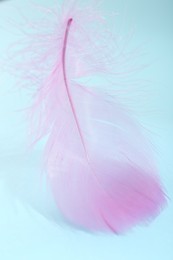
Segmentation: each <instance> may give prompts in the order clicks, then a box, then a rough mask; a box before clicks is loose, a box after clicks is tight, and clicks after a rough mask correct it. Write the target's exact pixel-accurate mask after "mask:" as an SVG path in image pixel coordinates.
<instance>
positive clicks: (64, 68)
mask: <svg viewBox="0 0 173 260" xmlns="http://www.w3.org/2000/svg"><path fill="white" fill-rule="evenodd" d="M72 21H73V19H72V18H70V19H69V20H68V22H67V27H66V31H65V37H64V43H63V52H62V64H63V77H64V82H65V87H66V91H67V96H68V100H69V103H70V107H71V109H72V112H73V116H74V120H75V123H76V126H77V129H78V132H79V135H80V138H81V142H82V145H83V148H84V152H85V155H86V157H87V158H88V155H87V150H86V147H85V142H84V139H83V136H82V131H81V129H80V125H79V123H78V119H77V115H76V112H75V107H74V104H73V101H72V98H71V94H70V91H69V87H68V83H67V74H66V50H67V40H68V35H69V30H70V26H71V24H72Z"/></svg>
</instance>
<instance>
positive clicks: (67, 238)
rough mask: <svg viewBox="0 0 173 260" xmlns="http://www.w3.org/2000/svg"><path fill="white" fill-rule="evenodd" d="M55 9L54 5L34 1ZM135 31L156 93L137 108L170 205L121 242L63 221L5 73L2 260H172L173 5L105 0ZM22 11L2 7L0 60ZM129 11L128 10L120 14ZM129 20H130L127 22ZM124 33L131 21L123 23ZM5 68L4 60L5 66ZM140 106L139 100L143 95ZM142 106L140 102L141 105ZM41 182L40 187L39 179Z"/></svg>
mask: <svg viewBox="0 0 173 260" xmlns="http://www.w3.org/2000/svg"><path fill="white" fill-rule="evenodd" d="M33 2H35V3H39V4H44V5H46V6H51V5H52V3H53V2H55V1H46V0H42V1H41V0H40V1H38V0H37V1H36V0H35V1H33ZM105 2H106V4H105V10H106V9H109V8H110V9H112V6H114V8H115V9H117V10H118V11H119V12H120V13H121V12H124V15H125V16H124V17H127V21H130V23H131V24H134V25H135V36H134V38H133V44H134V45H135V44H139V43H140V42H142V43H143V42H145V44H144V45H145V49H146V51H147V53H148V57H147V59H148V60H149V61H150V62H151V66H150V67H149V68H148V69H147V70H146V71H145V72H144V73H143V75H142V76H144V77H146V78H147V79H150V80H151V82H152V84H151V88H152V95H149V97H148V99H147V100H145V102H143V103H142V104H143V105H141V106H140V105H139V106H138V107H136V108H135V109H136V112H137V114H139V115H140V120H142V121H143V122H144V124H145V125H146V126H147V127H148V129H149V130H150V131H151V132H152V133H153V134H152V136H153V140H152V141H153V142H155V144H156V147H157V148H156V154H157V161H158V166H159V169H160V176H161V178H162V180H163V183H164V185H165V188H166V190H167V194H168V196H169V202H168V207H167V208H166V209H165V210H164V212H162V213H161V215H160V216H159V217H158V218H157V219H156V220H155V221H154V222H152V223H151V224H150V225H149V226H148V227H137V228H135V229H134V230H133V231H131V232H129V233H128V234H126V235H123V236H115V235H105V234H92V233H86V232H84V231H81V230H75V229H73V228H71V227H69V226H68V225H66V224H65V223H63V221H62V220H61V219H60V217H58V213H57V212H56V207H55V205H54V202H53V199H52V197H51V193H50V191H49V188H48V187H47V185H46V182H45V180H43V179H42V178H41V177H40V175H39V172H40V170H39V166H40V160H41V149H40V148H39V147H36V148H35V149H34V150H33V151H32V152H29V153H28V152H25V149H26V145H27V144H26V123H25V118H24V116H23V114H22V113H20V112H19V111H17V110H18V109H21V108H23V107H25V106H27V104H28V103H27V102H28V97H27V96H26V94H25V92H24V91H21V90H19V89H18V88H17V86H15V84H14V83H15V79H14V77H12V76H10V75H9V74H8V73H5V72H3V71H2V72H1V74H0V259H1V260H11V259H13V260H49V259H51V260H163V259H164V260H172V259H173V242H172V241H173V204H172V198H173V170H172V169H173V151H172V145H173V137H172V136H173V135H172V133H173V77H172V74H173V69H172V68H173V50H172V46H173V16H172V13H173V2H172V1H171V0H158V1H156V0H140V1H138V0H126V1H120V0H117V1H113V0H112V1H105ZM12 6H18V7H19V8H18V9H19V10H21V9H22V10H23V13H24V14H29V15H30V18H31V19H32V16H37V15H38V16H39V12H37V11H35V13H32V10H31V7H30V6H29V1H25V2H24V1H22V0H21V1H15V0H11V1H7V2H3V3H1V4H0V57H2V56H3V55H4V52H5V51H6V50H7V47H8V46H9V45H10V44H12V43H13V42H14V41H16V40H18V38H19V37H20V35H19V34H18V33H17V30H15V29H13V28H14V27H13V26H12V25H11V24H10V21H9V20H10V19H12V20H13V21H14V22H15V23H16V24H18V23H20V22H21V20H22V19H21V17H20V16H19V14H18V12H17V10H15V9H14V8H13V7H12ZM123 10H125V11H123ZM124 21H125V19H124ZM123 28H124V30H126V29H127V28H126V23H125V25H124V27H123ZM0 64H1V62H0ZM139 99H141V100H142V97H139ZM139 103H140V102H139ZM40 180H41V181H40Z"/></svg>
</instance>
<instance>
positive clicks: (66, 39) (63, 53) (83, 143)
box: [62, 18, 117, 233]
mask: <svg viewBox="0 0 173 260" xmlns="http://www.w3.org/2000/svg"><path fill="white" fill-rule="evenodd" d="M72 22H73V19H72V18H70V19H69V20H68V22H67V27H66V31H65V36H64V42H63V51H62V64H63V77H64V83H65V87H66V91H67V96H68V100H69V103H70V107H71V110H72V112H73V116H74V120H75V123H76V126H77V130H78V132H79V136H80V139H81V142H82V145H83V148H84V152H85V156H86V159H87V161H88V164H89V165H90V169H91V171H92V172H93V177H94V178H95V180H96V182H97V183H98V184H99V186H100V187H101V189H102V190H103V191H104V193H107V194H108V192H107V191H105V190H104V189H103V187H102V185H101V183H100V181H99V180H98V178H97V176H96V174H95V172H94V170H93V168H92V166H91V164H90V162H89V156H88V152H87V149H86V146H85V142H84V139H83V135H82V131H81V129H80V125H79V123H78V118H77V115H76V112H75V107H74V104H73V100H72V97H71V94H70V91H69V86H68V82H67V74H66V50H67V41H68V35H69V30H70V26H71V24H72ZM109 196H110V197H112V196H111V195H110V194H109ZM100 214H101V216H102V218H103V221H104V222H105V224H106V225H107V226H108V228H110V230H112V232H114V233H117V231H116V230H115V228H113V227H112V226H111V224H109V223H108V221H107V220H106V219H105V217H104V215H103V213H102V212H101V211H100Z"/></svg>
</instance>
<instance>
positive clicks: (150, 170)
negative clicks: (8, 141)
mask: <svg viewBox="0 0 173 260" xmlns="http://www.w3.org/2000/svg"><path fill="white" fill-rule="evenodd" d="M48 11H49V10H48ZM51 12H52V13H53V11H51ZM52 13H51V14H52ZM55 15H56V16H55V17H56V19H57V24H56V27H55V30H53V31H52V33H51V34H50V35H44V36H40V35H39V40H40V45H39V44H38V42H39V41H37V40H38V37H36V41H35V43H37V44H35V46H36V47H39V50H38V55H37V49H36V50H35V52H36V54H34V55H35V56H34V57H33V61H32V69H33V71H34V70H36V71H38V66H39V65H40V69H41V70H42V72H43V74H44V73H45V75H47V76H46V77H47V78H46V79H44V82H42V85H41V86H40V87H39V89H38V91H37V93H36V96H35V101H34V104H33V106H32V108H31V110H30V117H31V135H32V136H33V135H34V140H35V142H36V141H37V140H39V139H40V138H42V137H43V136H45V135H47V134H49V138H48V142H47V146H46V151H45V165H46V170H47V173H48V179H49V183H50V185H51V187H52V191H53V194H54V197H55V200H56V202H57V206H58V208H59V209H60V210H61V212H62V213H63V215H64V217H65V218H66V219H68V220H69V221H70V222H71V223H73V224H75V225H77V226H80V227H83V228H86V229H89V230H95V231H96V230H101V231H112V232H115V233H121V232H124V231H126V230H127V229H129V228H131V227H133V226H134V225H136V224H140V223H142V222H148V221H149V220H150V219H152V218H153V217H155V216H156V215H157V214H158V213H159V212H160V210H161V209H162V207H163V206H164V204H165V201H166V200H165V195H164V192H163V189H162V187H161V184H160V181H159V179H158V177H157V169H156V167H155V163H154V162H153V159H152V151H151V148H150V144H149V142H148V140H147V138H145V136H144V134H143V130H142V128H141V126H140V125H139V124H138V123H137V122H136V121H135V120H134V118H133V117H132V115H131V114H130V112H129V111H128V110H127V109H126V108H125V107H124V106H123V105H121V104H120V102H119V101H118V95H117V94H116V89H115V88H114V87H113V86H112V84H111V83H110V81H109V80H108V82H107V83H106V86H100V88H98V87H97V88H96V87H93V88H92V87H87V86H85V85H82V84H80V83H79V81H78V80H77V79H78V78H80V77H85V76H93V75H94V76H97V77H99V76H101V77H104V78H106V79H107V78H108V77H109V76H110V77H112V75H113V77H114V78H115V79H116V80H115V81H117V82H118V81H119V82H122V80H123V78H125V76H126V75H129V74H130V73H131V72H134V71H135V70H136V64H135V62H134V63H133V61H132V59H131V53H128V52H127V53H126V52H125V51H124V49H123V48H121V46H119V45H118V39H117V36H116V35H113V34H111V33H110V32H109V30H108V29H107V27H106V22H105V19H104V18H103V17H102V15H101V13H100V12H99V11H98V2H97V1H93V2H92V5H91V6H89V5H83V4H79V1H65V2H64V4H63V6H62V9H60V13H59V15H58V14H55ZM44 37H45V39H44ZM41 40H43V43H44V44H43V43H41ZM41 44H43V45H44V46H46V44H47V46H48V48H47V52H45V55H44V56H43V55H40V56H39V52H40V49H41V48H42V45H41ZM33 46H34V39H33V45H32V51H33V50H34V47H33ZM41 51H42V52H43V50H41ZM50 57H51V62H50V63H51V66H52V68H53V69H52V70H51V71H49V75H48V73H47V72H46V69H45V67H44V65H45V63H46V64H49V63H48V60H49V58H50ZM49 65H50V64H49ZM47 66H48V65H47ZM51 66H49V67H51ZM49 70H50V69H49ZM36 75H37V76H38V75H39V74H36ZM44 77H45V76H43V77H42V78H44ZM30 79H31V80H33V79H34V78H32V77H31V76H30ZM37 79H38V78H37ZM127 79H128V78H127ZM125 80H126V78H125ZM124 82H125V81H124ZM37 84H38V82H37ZM113 92H114V95H112V93H113Z"/></svg>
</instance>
